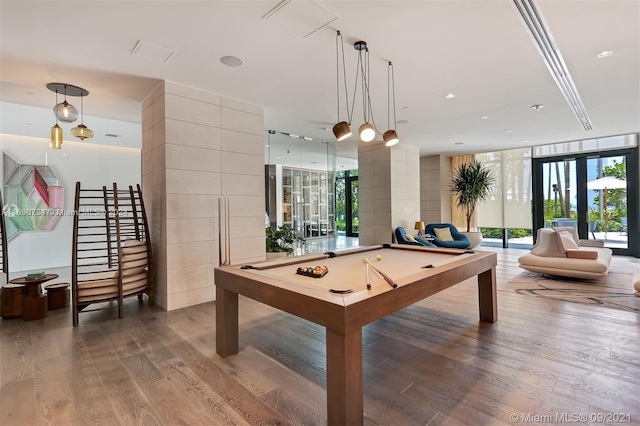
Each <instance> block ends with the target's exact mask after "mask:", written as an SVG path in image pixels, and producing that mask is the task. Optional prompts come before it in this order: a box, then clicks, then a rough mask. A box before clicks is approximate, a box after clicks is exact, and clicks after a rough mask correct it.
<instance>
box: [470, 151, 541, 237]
mask: <svg viewBox="0 0 640 426" xmlns="http://www.w3.org/2000/svg"><path fill="white" fill-rule="evenodd" d="M476 159H477V160H479V161H482V162H484V163H485V164H487V166H489V167H490V168H491V169H492V170H493V172H494V175H495V177H496V184H495V187H494V193H493V196H492V197H491V199H490V200H489V201H488V202H486V203H482V204H480V205H479V206H478V207H477V208H476V212H477V213H476V214H477V218H476V219H477V224H478V226H479V227H480V228H482V234H483V237H484V239H485V241H486V242H487V244H490V243H491V241H492V240H493V241H494V242H498V243H499V244H503V245H508V246H514V247H518V246H520V247H529V246H531V243H532V239H531V230H532V228H533V223H532V217H531V200H532V197H533V188H532V182H531V149H530V148H522V149H512V150H507V151H499V152H490V153H486V154H478V155H476ZM504 230H508V231H507V232H506V234H505V231H504ZM505 238H506V241H504V240H505ZM503 241H504V243H503Z"/></svg>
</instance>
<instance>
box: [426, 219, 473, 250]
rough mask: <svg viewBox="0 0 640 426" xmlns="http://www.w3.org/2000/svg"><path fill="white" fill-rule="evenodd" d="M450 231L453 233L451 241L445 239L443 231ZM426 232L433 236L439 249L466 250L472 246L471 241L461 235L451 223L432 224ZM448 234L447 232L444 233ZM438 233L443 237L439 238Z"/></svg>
mask: <svg viewBox="0 0 640 426" xmlns="http://www.w3.org/2000/svg"><path fill="white" fill-rule="evenodd" d="M443 228H444V229H448V231H449V232H450V233H451V238H452V239H451V240H448V239H446V238H444V239H443V236H442V233H443V231H440V230H441V229H443ZM424 232H426V233H427V234H431V236H432V237H433V243H434V244H435V245H437V246H439V247H446V248H458V249H465V248H468V247H470V246H471V241H469V238H467V237H466V235H464V234H462V233H460V231H458V229H457V228H456V227H455V226H453V225H452V224H450V223H430V224H429V225H427V226H426V227H425V229H424ZM444 232H445V233H446V231H444ZM438 233H440V234H441V235H440V236H438Z"/></svg>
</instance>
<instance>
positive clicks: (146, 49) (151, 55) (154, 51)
mask: <svg viewBox="0 0 640 426" xmlns="http://www.w3.org/2000/svg"><path fill="white" fill-rule="evenodd" d="M131 53H132V54H134V55H137V56H142V57H144V58H147V59H151V60H152V61H155V62H160V63H163V64H166V63H167V62H169V60H170V59H171V58H173V55H175V53H176V52H175V51H173V50H169V49H165V48H164V47H161V46H157V45H155V44H151V43H148V42H146V41H142V40H138V41H137V42H136V45H135V46H133V49H132V50H131Z"/></svg>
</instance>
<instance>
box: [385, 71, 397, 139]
mask: <svg viewBox="0 0 640 426" xmlns="http://www.w3.org/2000/svg"><path fill="white" fill-rule="evenodd" d="M391 94H392V96H391ZM391 98H393V130H395V129H396V76H395V74H394V73H393V64H392V63H391V61H389V67H387V127H388V128H389V129H391V128H392V127H391V124H390V117H389V116H390V114H389V99H391Z"/></svg>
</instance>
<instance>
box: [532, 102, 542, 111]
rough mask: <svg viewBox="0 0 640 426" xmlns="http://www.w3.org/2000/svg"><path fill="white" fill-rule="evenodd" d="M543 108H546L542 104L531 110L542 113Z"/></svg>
mask: <svg viewBox="0 0 640 426" xmlns="http://www.w3.org/2000/svg"><path fill="white" fill-rule="evenodd" d="M542 108H544V105H542V104H538V105H534V106H532V107H531V109H532V110H534V111H540V110H541V109H542Z"/></svg>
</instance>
